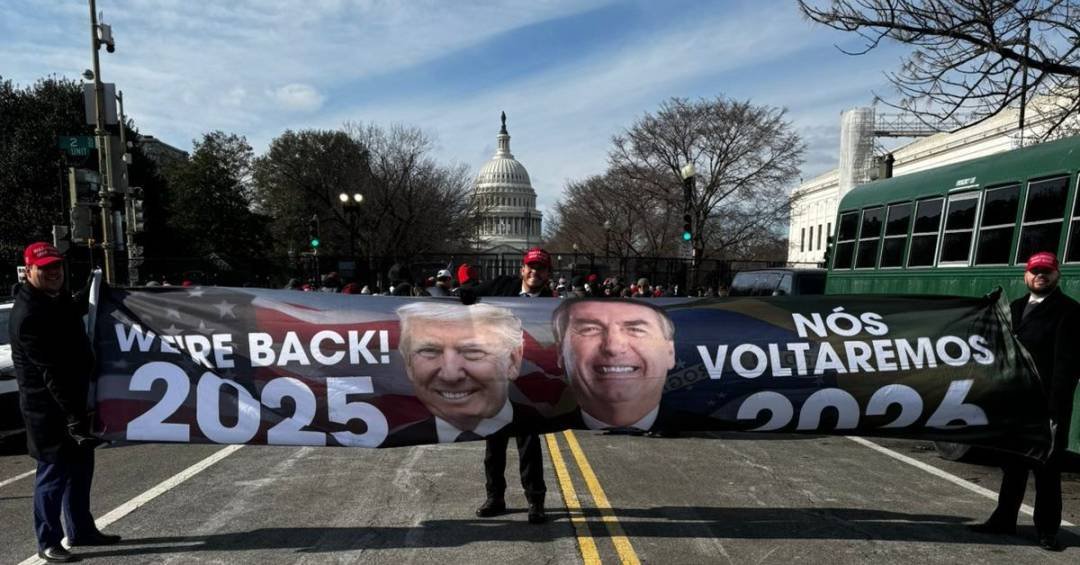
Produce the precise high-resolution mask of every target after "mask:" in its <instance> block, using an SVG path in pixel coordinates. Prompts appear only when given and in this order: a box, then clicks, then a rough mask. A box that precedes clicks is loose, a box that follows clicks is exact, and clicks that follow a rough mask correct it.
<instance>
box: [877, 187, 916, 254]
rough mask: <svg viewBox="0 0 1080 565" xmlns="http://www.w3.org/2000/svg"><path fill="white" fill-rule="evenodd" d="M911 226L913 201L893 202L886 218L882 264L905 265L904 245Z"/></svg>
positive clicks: (882, 245)
mask: <svg viewBox="0 0 1080 565" xmlns="http://www.w3.org/2000/svg"><path fill="white" fill-rule="evenodd" d="M910 227H911V203H910V202H905V203H903V204H893V205H891V206H889V213H888V215H887V216H886V218H885V240H884V241H882V243H881V266H882V267H903V266H904V247H905V245H906V244H907V235H908V228H910Z"/></svg>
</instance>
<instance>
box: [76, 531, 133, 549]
mask: <svg viewBox="0 0 1080 565" xmlns="http://www.w3.org/2000/svg"><path fill="white" fill-rule="evenodd" d="M119 542H120V536H118V535H113V534H103V533H101V532H94V533H92V534H90V535H88V536H83V537H79V538H75V539H69V540H68V545H69V546H71V547H78V546H80V545H113V544H115V543H119Z"/></svg>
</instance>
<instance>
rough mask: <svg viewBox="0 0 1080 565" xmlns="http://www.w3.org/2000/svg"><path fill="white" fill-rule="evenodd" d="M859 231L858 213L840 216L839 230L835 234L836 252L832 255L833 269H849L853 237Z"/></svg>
mask: <svg viewBox="0 0 1080 565" xmlns="http://www.w3.org/2000/svg"><path fill="white" fill-rule="evenodd" d="M858 230H859V213H858V212H847V213H845V214H841V215H840V228H839V230H838V231H837V234H836V252H835V253H834V254H833V269H850V268H851V265H852V257H853V256H854V255H855V235H856V233H857V232H858Z"/></svg>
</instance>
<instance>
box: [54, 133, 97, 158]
mask: <svg viewBox="0 0 1080 565" xmlns="http://www.w3.org/2000/svg"><path fill="white" fill-rule="evenodd" d="M56 146H57V147H59V148H60V149H62V150H64V151H65V152H66V153H67V154H68V155H71V156H73V157H85V156H87V155H89V154H90V150H91V149H94V148H95V147H96V146H97V144H96V143H94V138H93V137H92V136H89V135H62V136H60V137H58V138H56Z"/></svg>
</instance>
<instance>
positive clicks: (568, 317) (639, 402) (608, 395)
mask: <svg viewBox="0 0 1080 565" xmlns="http://www.w3.org/2000/svg"><path fill="white" fill-rule="evenodd" d="M553 322H554V326H555V327H554V330H555V339H556V342H557V346H558V349H559V353H560V356H559V366H560V367H562V368H563V369H565V370H566V374H567V377H568V378H569V381H570V388H571V389H572V390H573V392H574V395H575V397H576V398H577V402H578V406H580V407H581V410H582V417H583V419H584V420H585V423H586V424H588V425H589V427H591V428H597V427H639V428H642V429H648V428H649V426H651V425H652V422H653V421H654V420H655V419H656V415H657V411H658V407H659V404H660V396H661V393H662V392H663V389H664V382H665V381H666V379H667V373H668V371H669V370H671V369H672V368H673V367H674V366H675V341H674V340H675V325H674V324H673V323H672V321H671V319H670V318H669V317H668V316H667V314H666V313H665V312H664V311H663V310H661V309H660V308H657V307H655V306H653V305H650V304H646V303H643V302H634V301H629V300H612V299H603V300H590V299H585V300H568V301H566V302H564V303H563V304H560V305H559V307H558V308H556V309H555V312H554V314H553Z"/></svg>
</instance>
